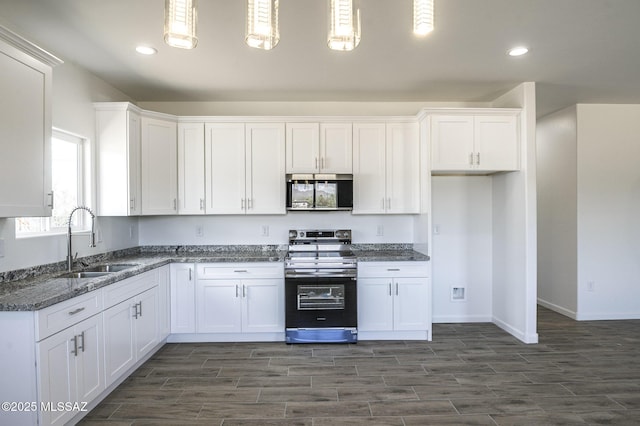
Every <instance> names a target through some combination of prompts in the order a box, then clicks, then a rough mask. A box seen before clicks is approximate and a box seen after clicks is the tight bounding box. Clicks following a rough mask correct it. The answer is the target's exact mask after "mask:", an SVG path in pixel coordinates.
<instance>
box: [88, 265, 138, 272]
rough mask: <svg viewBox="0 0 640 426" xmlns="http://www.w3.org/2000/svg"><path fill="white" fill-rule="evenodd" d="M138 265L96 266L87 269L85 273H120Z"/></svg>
mask: <svg viewBox="0 0 640 426" xmlns="http://www.w3.org/2000/svg"><path fill="white" fill-rule="evenodd" d="M134 266H136V265H133V264H130V263H111V264H108V265H96V266H91V267H89V268H87V269H85V270H84V271H83V272H106V273H109V272H120V271H124V270H125V269H129V268H133V267H134Z"/></svg>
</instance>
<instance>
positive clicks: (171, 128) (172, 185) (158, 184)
mask: <svg viewBox="0 0 640 426" xmlns="http://www.w3.org/2000/svg"><path fill="white" fill-rule="evenodd" d="M177 151H178V149H177V129H176V123H175V122H174V121H169V120H165V119H159V118H152V117H146V116H143V117H142V149H141V155H142V162H141V166H142V167H141V170H142V214H143V215H162V214H176V213H178V193H177V192H178V191H177V189H178V170H177V169H178V163H177V159H176V157H177Z"/></svg>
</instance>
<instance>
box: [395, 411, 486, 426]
mask: <svg viewBox="0 0 640 426" xmlns="http://www.w3.org/2000/svg"><path fill="white" fill-rule="evenodd" d="M403 420H404V424H405V425H406V426H428V425H434V426H440V425H457V426H486V425H491V426H495V424H496V423H495V422H494V421H493V419H492V418H491V417H490V416H488V415H486V414H479V415H473V414H472V415H456V416H404V417H403Z"/></svg>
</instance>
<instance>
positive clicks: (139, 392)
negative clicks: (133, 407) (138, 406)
mask: <svg viewBox="0 0 640 426" xmlns="http://www.w3.org/2000/svg"><path fill="white" fill-rule="evenodd" d="M180 395H182V389H166V388H158V389H135V388H129V387H123V386H121V387H119V388H116V389H115V390H114V391H113V392H111V394H109V396H108V397H107V398H106V400H108V402H113V403H122V402H125V403H143V402H168V403H171V402H177V400H178V398H179V397H180Z"/></svg>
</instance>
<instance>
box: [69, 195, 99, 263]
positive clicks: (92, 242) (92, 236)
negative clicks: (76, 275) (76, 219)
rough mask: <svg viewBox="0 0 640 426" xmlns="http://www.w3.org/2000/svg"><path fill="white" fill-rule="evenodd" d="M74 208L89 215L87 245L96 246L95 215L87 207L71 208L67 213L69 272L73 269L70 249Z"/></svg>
mask: <svg viewBox="0 0 640 426" xmlns="http://www.w3.org/2000/svg"><path fill="white" fill-rule="evenodd" d="M76 210H85V211H87V212H89V214H90V215H91V234H89V247H95V246H96V233H95V219H96V215H94V214H93V212H92V211H91V209H90V208H89V207H85V206H79V207H76V208H74V209H73V210H71V213H70V214H69V226H68V228H67V271H69V272H71V271H72V270H73V251H72V250H71V221H72V219H73V214H74V213H75V212H76Z"/></svg>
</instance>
